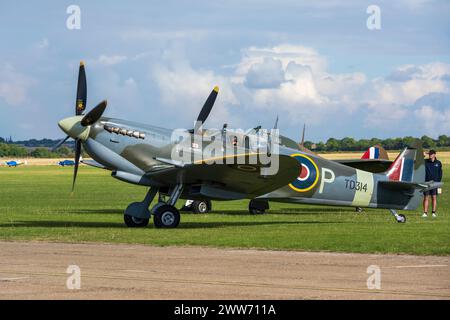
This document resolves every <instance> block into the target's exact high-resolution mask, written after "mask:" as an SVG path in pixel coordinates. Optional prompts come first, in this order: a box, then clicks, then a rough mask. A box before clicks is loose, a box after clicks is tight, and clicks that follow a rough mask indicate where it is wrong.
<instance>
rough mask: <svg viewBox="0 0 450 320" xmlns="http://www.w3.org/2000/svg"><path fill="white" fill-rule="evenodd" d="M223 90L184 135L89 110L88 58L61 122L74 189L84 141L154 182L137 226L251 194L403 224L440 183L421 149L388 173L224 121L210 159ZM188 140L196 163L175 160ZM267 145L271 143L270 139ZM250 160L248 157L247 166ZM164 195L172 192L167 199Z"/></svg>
mask: <svg viewBox="0 0 450 320" xmlns="http://www.w3.org/2000/svg"><path fill="white" fill-rule="evenodd" d="M218 91H219V90H218V88H217V87H216V88H214V90H213V91H212V92H211V94H210V95H209V97H208V98H207V100H206V102H205V104H204V106H203V108H202V109H201V111H200V114H199V116H198V118H197V122H196V124H195V126H194V129H191V130H185V131H184V133H185V135H183V138H182V139H179V136H177V135H175V137H178V138H176V139H174V134H173V133H174V130H171V129H165V128H161V127H156V126H150V125H145V124H139V123H134V122H130V121H126V120H120V119H113V118H108V117H102V115H103V113H104V111H105V109H106V101H103V102H101V103H99V104H98V105H97V106H96V107H95V108H93V109H92V110H91V111H89V112H88V113H86V114H84V110H85V108H86V97H87V90H86V75H85V68H84V64H83V63H80V69H79V75H78V88H77V99H76V105H75V116H73V117H69V118H66V119H63V120H61V121H60V122H59V123H58V125H59V127H60V128H61V129H62V130H63V131H64V132H65V133H66V134H67V135H68V136H67V137H66V138H65V139H63V140H62V141H60V142H59V143H58V145H57V146H56V147H55V148H57V147H58V146H60V145H61V144H62V143H64V142H65V141H66V140H67V139H68V138H69V137H71V138H73V139H75V166H74V176H73V182H72V191H73V189H74V186H75V181H76V177H77V172H78V166H79V162H80V155H81V147H82V146H83V148H84V150H85V151H86V152H87V153H88V154H89V155H90V156H91V157H92V159H93V160H91V161H89V160H86V161H83V163H86V164H88V165H92V166H96V167H99V168H103V169H107V170H110V171H111V172H112V173H111V175H112V176H113V177H115V178H117V179H119V180H123V181H125V182H129V183H134V184H138V185H143V186H147V187H150V188H149V190H148V192H147V194H146V196H145V198H144V200H143V201H142V202H134V203H131V204H130V205H129V206H128V207H127V208H126V210H125V212H124V221H125V224H126V225H127V226H129V227H143V226H146V225H147V224H148V222H149V219H150V217H151V215H153V220H154V225H155V227H158V228H174V227H177V226H178V224H179V221H180V214H179V211H178V210H177V209H176V208H175V207H174V205H175V203H176V201H177V200H178V199H179V198H183V199H193V200H196V199H212V200H236V199H245V198H247V199H258V200H261V201H267V200H270V201H288V202H293V201H296V202H299V203H314V204H330V205H344V206H363V207H375V208H387V209H391V211H392V213H393V214H394V215H395V217H396V219H397V221H399V222H404V221H405V217H404V216H403V215H399V214H397V213H396V212H395V209H415V208H416V207H417V205H418V202H419V198H420V191H423V190H426V189H429V188H434V187H437V186H438V185H439V184H437V183H432V182H431V183H430V182H428V183H425V182H424V175H425V168H424V163H423V155H422V153H421V149H420V147H417V148H407V149H405V150H404V151H403V152H402V153H401V154H400V155H399V156H398V157H397V159H396V160H395V161H394V163H393V164H392V165H391V167H390V168H389V170H388V171H387V172H384V173H381V174H373V173H370V172H366V171H362V170H359V169H355V168H352V167H349V166H346V165H343V164H339V163H336V162H333V161H328V160H325V159H321V158H318V157H316V156H314V155H310V154H306V153H304V152H302V151H300V150H298V149H292V148H289V147H287V146H285V145H284V144H283V137H281V138H280V139H272V138H271V135H270V134H268V135H267V138H266V140H265V143H266V148H262V149H261V148H260V147H259V144H258V145H257V146H254V145H249V143H248V140H246V139H244V140H243V141H242V143H241V144H239V143H236V140H235V139H234V138H232V139H231V140H229V139H228V137H229V136H231V137H235V136H234V134H235V132H232V131H231V132H229V131H227V130H226V126H225V125H224V127H223V130H222V135H221V136H219V137H217V138H218V139H221V140H222V141H223V150H222V151H224V152H223V154H222V155H220V156H216V157H210V156H208V157H204V155H205V154H208V155H209V152H206V150H207V148H208V145H207V144H206V145H203V144H202V146H201V147H200V148H199V146H198V145H197V144H196V143H195V141H196V140H195V138H196V137H198V136H200V137H202V136H203V135H204V131H203V128H202V124H203V123H204V121H205V120H206V119H207V117H208V115H209V113H210V111H211V109H212V107H213V105H214V102H215V99H216V97H217V94H218ZM257 130H258V129H257V128H255V130H253V132H255V131H257ZM186 141H187V142H188V145H189V149H188V150H186V149H183V148H182V151H183V152H186V153H187V156H186V155H185V156H186V157H183V159H191V160H186V161H180V160H178V159H173V157H172V155H173V150H177V149H178V147H179V146H180V145H182V144H183V143H185V142H186ZM192 141H194V142H192ZM261 143H262V144H264V140H263V141H262V142H261ZM272 146H276V147H277V148H275V147H272ZM261 150H264V152H262V151H261ZM269 155H270V156H271V157H272V158H271V159H277V163H278V170H277V171H276V172H275V173H273V172H272V173H270V174H269V173H268V163H267V162H265V161H263V159H264V156H269ZM199 156H200V158H199ZM192 159H193V160H192ZM198 159H200V160H198ZM211 160H213V161H211ZM216 160H221V161H216ZM242 160H245V161H244V163H243V164H242ZM158 192H159V194H160V197H159V200H160V201H159V202H158V203H157V204H156V205H155V206H154V207H153V208H152V210H151V211H150V210H149V209H148V208H149V206H150V204H151V202H152V200H153V199H154V197H155V196H156V194H157V193H158ZM161 195H163V196H165V195H167V196H168V199H167V201H164V197H161Z"/></svg>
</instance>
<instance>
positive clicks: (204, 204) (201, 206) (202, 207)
mask: <svg viewBox="0 0 450 320" xmlns="http://www.w3.org/2000/svg"><path fill="white" fill-rule="evenodd" d="M210 210H211V201H209V200H200V201H194V202H193V203H192V212H193V213H208V212H209V211H210Z"/></svg>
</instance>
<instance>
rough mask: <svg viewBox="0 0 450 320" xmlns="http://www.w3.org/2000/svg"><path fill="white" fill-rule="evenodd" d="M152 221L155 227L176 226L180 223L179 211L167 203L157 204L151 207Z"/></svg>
mask: <svg viewBox="0 0 450 320" xmlns="http://www.w3.org/2000/svg"><path fill="white" fill-rule="evenodd" d="M153 223H154V224H155V227H156V228H176V227H177V226H178V224H179V223H180V212H179V211H178V209H177V208H175V207H173V206H171V205H168V204H163V205H161V206H158V207H156V208H154V209H153Z"/></svg>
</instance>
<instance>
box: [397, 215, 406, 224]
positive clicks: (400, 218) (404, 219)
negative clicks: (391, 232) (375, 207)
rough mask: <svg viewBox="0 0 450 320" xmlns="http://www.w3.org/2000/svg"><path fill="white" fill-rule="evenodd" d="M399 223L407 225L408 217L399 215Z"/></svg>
mask: <svg viewBox="0 0 450 320" xmlns="http://www.w3.org/2000/svg"><path fill="white" fill-rule="evenodd" d="M397 222H398V223H405V222H406V216H405V215H404V214H399V215H398V218H397Z"/></svg>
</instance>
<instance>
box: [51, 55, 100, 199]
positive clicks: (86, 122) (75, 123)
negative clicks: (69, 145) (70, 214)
mask: <svg viewBox="0 0 450 320" xmlns="http://www.w3.org/2000/svg"><path fill="white" fill-rule="evenodd" d="M86 101H87V86H86V71H85V68H84V63H83V61H81V62H80V68H79V71H78V83H77V97H76V103H75V117H70V118H66V119H63V120H61V121H60V122H59V123H58V125H59V126H60V127H61V129H63V130H64V131H65V132H66V133H67V136H66V137H65V138H64V139H62V140H61V141H59V142H58V143H57V144H56V145H55V146H54V147H53V148H52V150H56V149H57V148H59V147H60V146H61V145H62V144H63V143H64V142H66V141H67V139H69V138H73V139H74V140H75V165H74V170H73V181H72V192H73V191H74V189H75V181H76V179H77V173H78V165H79V163H80V157H81V141H82V140H83V139H86V138H87V137H88V135H89V129H88V128H89V126H91V125H93V124H94V123H96V122H97V121H98V120H99V119H100V117H101V116H102V114H103V112H104V111H105V109H106V105H107V101H106V100H103V101H102V102H100V103H99V104H98V105H97V106H95V108H93V109H92V110H91V111H89V112H88V113H87V114H86V115H84V116H83V112H84V110H85V109H86ZM81 116H83V117H82V118H81ZM80 118H81V119H80Z"/></svg>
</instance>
